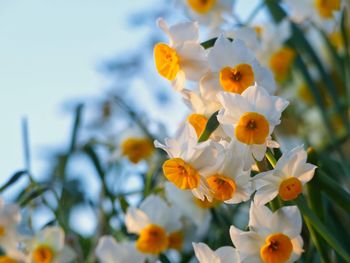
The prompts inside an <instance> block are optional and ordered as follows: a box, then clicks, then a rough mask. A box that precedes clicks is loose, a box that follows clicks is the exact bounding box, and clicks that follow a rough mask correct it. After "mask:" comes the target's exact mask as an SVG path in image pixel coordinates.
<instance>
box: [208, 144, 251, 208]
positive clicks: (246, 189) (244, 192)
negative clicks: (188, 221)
mask: <svg viewBox="0 0 350 263" xmlns="http://www.w3.org/2000/svg"><path fill="white" fill-rule="evenodd" d="M221 144H222V145H223V147H224V149H223V153H224V158H222V159H218V164H217V165H216V167H217V169H216V170H215V171H214V172H210V173H207V172H204V173H203V176H204V177H205V179H206V182H207V184H208V186H209V188H210V190H211V193H212V195H213V197H214V199H216V200H219V201H223V202H225V203H228V204H238V203H241V202H244V201H247V200H249V199H250V195H251V194H252V192H253V188H252V184H251V181H250V170H244V167H245V159H244V156H243V155H242V154H241V152H242V151H243V149H244V147H243V146H242V145H241V144H238V143H237V142H236V141H234V140H232V141H231V142H230V143H227V142H225V141H221Z"/></svg>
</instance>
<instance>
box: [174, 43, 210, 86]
mask: <svg viewBox="0 0 350 263" xmlns="http://www.w3.org/2000/svg"><path fill="white" fill-rule="evenodd" d="M177 54H178V56H179V57H180V68H181V70H182V71H184V72H185V75H186V79H189V80H193V81H199V80H200V79H201V78H202V77H203V76H204V74H205V73H207V72H208V62H207V60H206V56H205V50H204V48H203V47H202V46H201V45H200V44H198V43H193V42H188V43H184V44H183V45H181V46H180V47H179V48H178V49H177Z"/></svg>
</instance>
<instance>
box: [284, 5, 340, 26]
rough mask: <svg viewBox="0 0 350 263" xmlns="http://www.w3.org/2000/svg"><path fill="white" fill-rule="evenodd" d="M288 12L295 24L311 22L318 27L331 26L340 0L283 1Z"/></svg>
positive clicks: (338, 9)
mask: <svg viewBox="0 0 350 263" xmlns="http://www.w3.org/2000/svg"><path fill="white" fill-rule="evenodd" d="M284 2H285V3H286V5H287V6H288V10H290V17H291V18H292V19H293V20H294V21H295V22H302V21H304V20H311V21H313V22H314V23H317V24H318V25H321V26H325V29H327V28H328V26H327V24H330V25H331V24H333V22H335V21H334V18H335V16H334V14H335V13H336V12H339V11H340V9H341V6H342V2H343V1H342V0H284Z"/></svg>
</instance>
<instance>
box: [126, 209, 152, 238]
mask: <svg viewBox="0 0 350 263" xmlns="http://www.w3.org/2000/svg"><path fill="white" fill-rule="evenodd" d="M150 223H151V222H150V220H149V218H148V216H147V214H146V213H145V212H143V211H142V210H140V209H137V208H136V207H129V208H128V210H127V212H126V215H125V225H126V228H127V229H128V232H129V233H135V234H138V233H140V232H141V230H142V229H144V228H145V227H146V226H147V225H149V224H150Z"/></svg>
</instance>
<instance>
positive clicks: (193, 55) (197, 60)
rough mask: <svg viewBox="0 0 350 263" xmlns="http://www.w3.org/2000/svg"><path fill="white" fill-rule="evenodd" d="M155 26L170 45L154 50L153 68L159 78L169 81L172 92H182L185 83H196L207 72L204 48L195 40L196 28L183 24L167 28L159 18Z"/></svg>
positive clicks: (191, 23)
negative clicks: (160, 30) (165, 36)
mask: <svg viewBox="0 0 350 263" xmlns="http://www.w3.org/2000/svg"><path fill="white" fill-rule="evenodd" d="M158 26H159V27H160V28H161V29H162V30H163V31H164V32H165V34H167V35H168V37H169V40H170V43H169V44H164V43H158V44H157V45H156V46H155V47H154V59H155V64H156V68H157V70H158V73H159V74H160V75H161V76H163V77H164V78H166V79H168V80H170V81H172V85H173V87H174V88H175V89H176V90H182V89H183V88H184V85H185V81H186V80H190V81H198V80H199V79H200V78H201V77H202V76H203V75H204V74H205V73H206V72H207V71H208V62H207V58H206V53H205V49H204V48H203V47H202V46H201V45H200V43H199V40H198V25H197V23H193V22H184V23H178V24H175V25H173V26H171V27H168V25H167V24H166V23H165V21H164V20H163V19H158Z"/></svg>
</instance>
